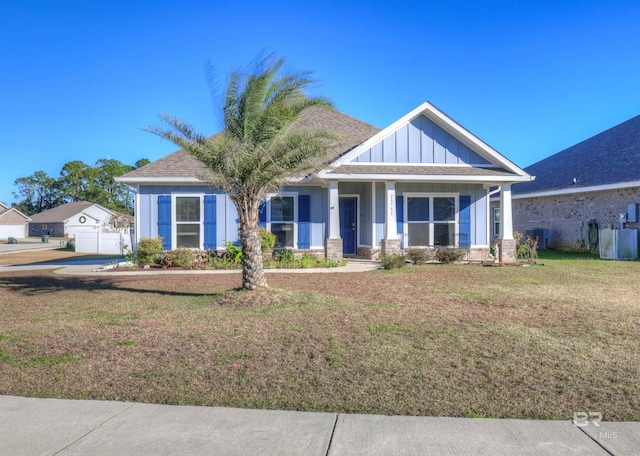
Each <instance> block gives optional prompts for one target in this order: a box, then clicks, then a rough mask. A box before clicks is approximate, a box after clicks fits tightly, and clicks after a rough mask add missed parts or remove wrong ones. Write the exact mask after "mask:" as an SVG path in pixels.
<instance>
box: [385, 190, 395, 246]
mask: <svg viewBox="0 0 640 456" xmlns="http://www.w3.org/2000/svg"><path fill="white" fill-rule="evenodd" d="M384 189H385V197H386V198H385V199H386V201H385V208H386V210H385V214H384V238H385V239H398V226H397V222H396V183H395V182H385V184H384Z"/></svg>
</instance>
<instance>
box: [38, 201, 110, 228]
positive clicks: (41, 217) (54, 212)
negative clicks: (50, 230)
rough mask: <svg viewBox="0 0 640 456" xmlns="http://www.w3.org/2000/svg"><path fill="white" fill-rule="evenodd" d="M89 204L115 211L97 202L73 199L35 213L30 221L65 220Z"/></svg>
mask: <svg viewBox="0 0 640 456" xmlns="http://www.w3.org/2000/svg"><path fill="white" fill-rule="evenodd" d="M91 206H98V207H99V208H101V209H103V210H105V211H107V212H109V213H111V214H115V212H113V211H111V210H109V209H106V208H104V207H102V206H100V205H99V204H96V203H90V202H88V201H74V202H72V203H66V204H62V205H60V206H57V207H54V208H53V209H49V210H46V211H43V212H40V213H39V214H35V215H32V216H31V221H32V222H33V223H60V222H64V221H65V220H68V219H70V218H71V217H73V216H74V215H77V214H79V213H81V212H83V211H85V210H86V209H87V208H89V207H91Z"/></svg>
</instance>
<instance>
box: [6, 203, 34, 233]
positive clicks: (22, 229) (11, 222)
mask: <svg viewBox="0 0 640 456" xmlns="http://www.w3.org/2000/svg"><path fill="white" fill-rule="evenodd" d="M30 220H31V219H30V218H29V217H27V216H26V215H24V214H23V213H22V212H20V211H19V210H18V209H16V208H15V207H8V206H5V205H4V204H2V203H0V239H7V238H10V237H14V238H16V239H22V238H25V237H27V222H29V221H30Z"/></svg>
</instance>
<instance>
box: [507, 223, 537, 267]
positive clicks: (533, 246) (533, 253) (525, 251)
mask: <svg viewBox="0 0 640 456" xmlns="http://www.w3.org/2000/svg"><path fill="white" fill-rule="evenodd" d="M513 237H514V238H515V240H516V256H517V258H518V259H519V260H522V261H524V262H526V263H535V262H536V260H537V259H538V238H535V239H533V238H532V237H531V236H527V237H525V236H524V235H523V234H522V233H518V232H517V231H514V232H513Z"/></svg>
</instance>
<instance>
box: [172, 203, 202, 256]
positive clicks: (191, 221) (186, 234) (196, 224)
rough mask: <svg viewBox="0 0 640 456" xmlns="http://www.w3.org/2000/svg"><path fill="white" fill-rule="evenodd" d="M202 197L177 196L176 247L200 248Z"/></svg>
mask: <svg viewBox="0 0 640 456" xmlns="http://www.w3.org/2000/svg"><path fill="white" fill-rule="evenodd" d="M200 217H201V216H200V197H199V196H178V197H176V247H177V248H179V249H197V248H200Z"/></svg>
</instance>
